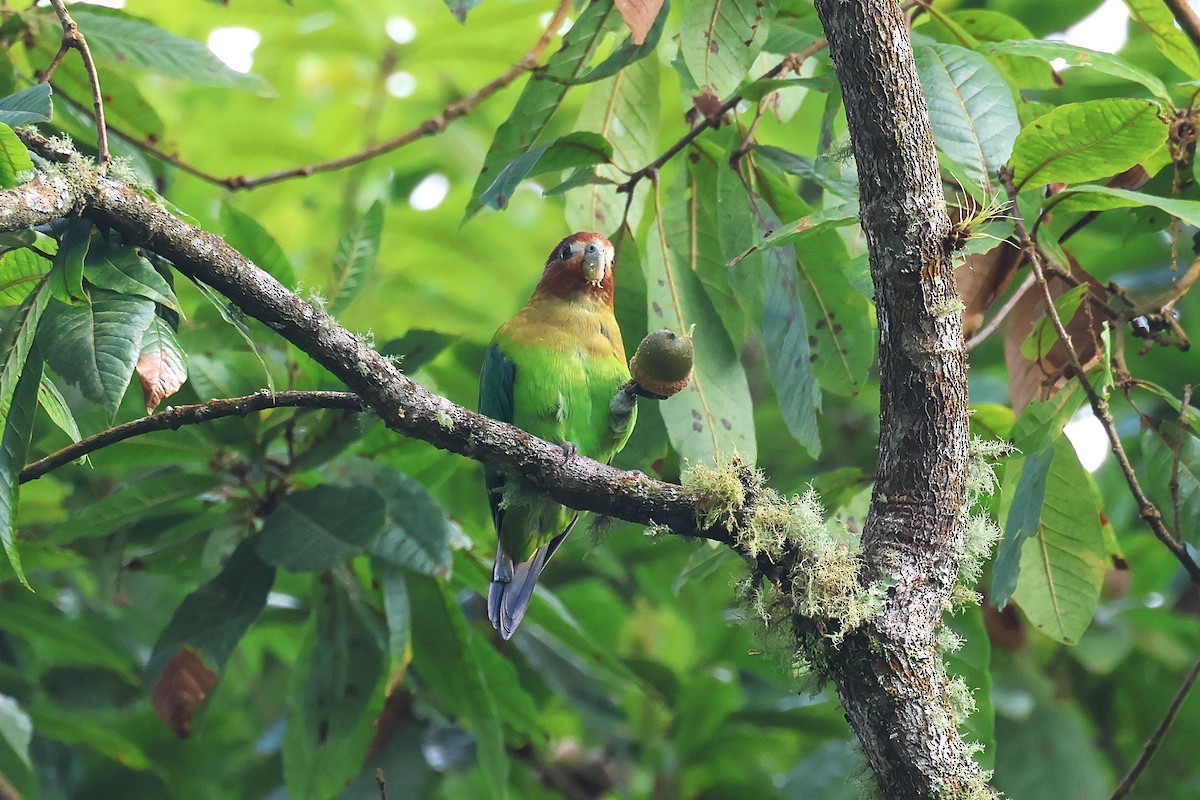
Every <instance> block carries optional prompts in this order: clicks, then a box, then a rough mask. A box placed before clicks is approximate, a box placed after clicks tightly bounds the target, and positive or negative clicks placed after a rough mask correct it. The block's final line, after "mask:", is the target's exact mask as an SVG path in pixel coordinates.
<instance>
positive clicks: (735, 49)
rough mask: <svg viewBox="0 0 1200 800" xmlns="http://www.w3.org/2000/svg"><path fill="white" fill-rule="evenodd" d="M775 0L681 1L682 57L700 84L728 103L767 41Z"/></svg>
mask: <svg viewBox="0 0 1200 800" xmlns="http://www.w3.org/2000/svg"><path fill="white" fill-rule="evenodd" d="M777 5H778V4H777V2H776V0H683V15H682V18H681V19H680V29H681V30H680V37H679V39H680V53H681V55H682V56H683V63H684V64H686V65H687V68H688V71H689V72H690V73H691V74H692V78H693V79H695V81H696V84H697V85H698V86H699V87H700V88H701V89H707V90H709V91H711V92H712V94H715V95H716V96H717V97H720V98H722V99H724V98H725V97H727V96H728V95H729V94H731V93H732V92H733V90H734V89H736V88H737V87H738V85H739V84H740V83H741V82H742V80H743V79H745V77H746V71H747V70H748V69H750V65H751V64H753V63H754V59H755V57H757V56H758V54H759V52H760V51H761V50H762V47H763V44H765V43H766V41H767V34H768V33H769V32H770V29H771V21H772V20H773V19H774V18H775V11H776V8H777Z"/></svg>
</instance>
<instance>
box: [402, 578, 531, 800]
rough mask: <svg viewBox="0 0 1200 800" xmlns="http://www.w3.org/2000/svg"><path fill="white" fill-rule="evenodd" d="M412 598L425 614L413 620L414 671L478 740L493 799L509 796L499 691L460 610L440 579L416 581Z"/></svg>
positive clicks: (411, 584) (410, 586)
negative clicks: (450, 601)
mask: <svg viewBox="0 0 1200 800" xmlns="http://www.w3.org/2000/svg"><path fill="white" fill-rule="evenodd" d="M408 589H409V597H410V598H411V600H412V604H413V607H414V608H419V609H421V613H419V614H415V615H413V619H412V633H413V669H414V670H415V671H416V672H417V674H418V675H419V676H420V677H421V680H423V681H425V682H426V683H428V684H429V685H430V687H432V688H433V690H434V691H435V692H436V693H437V695H438V697H439V698H440V699H441V700H442V702H444V703H447V704H448V705H449V706H450V709H451V711H453V712H454V713H456V714H458V715H459V716H461V717H462V718H463V719H464V720H465V721H466V722H467V723H468V724H469V725H470V728H471V732H472V733H474V734H475V739H476V741H477V743H478V744H477V747H478V757H479V767H480V769H481V770H482V771H483V774H484V776H485V778H486V781H485V783H486V786H487V788H488V792H489V796H491V797H494V798H504V797H506V796H507V795H508V791H507V790H508V771H509V765H508V759H507V757H506V755H505V752H504V732H503V729H502V728H501V724H500V710H499V708H498V707H497V704H496V697H497V693H496V690H497V689H498V688H499V687H494V686H493V685H492V676H489V675H488V674H487V673H486V672H485V671H484V669H483V665H482V664H481V663H480V661H479V659H478V658H477V657H476V653H475V652H474V650H473V648H472V647H471V643H470V641H469V640H468V632H467V627H466V623H465V622H464V621H463V618H462V614H461V612H460V611H459V609H458V607H457V606H455V605H453V604H451V603H449V602H448V600H447V598H446V594H445V592H444V590H443V589H442V587H441V585H440V584H439V583H438V582H437V580H436V579H434V578H430V577H427V576H423V575H415V574H414V575H411V576H410V577H409V580H408Z"/></svg>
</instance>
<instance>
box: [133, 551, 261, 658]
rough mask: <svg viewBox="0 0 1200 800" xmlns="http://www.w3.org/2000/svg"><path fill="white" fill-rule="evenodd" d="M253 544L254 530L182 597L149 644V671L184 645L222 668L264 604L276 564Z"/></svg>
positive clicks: (172, 655) (171, 656)
mask: <svg viewBox="0 0 1200 800" xmlns="http://www.w3.org/2000/svg"><path fill="white" fill-rule="evenodd" d="M257 548H258V536H257V535H255V536H251V537H250V538H248V539H244V540H243V541H242V542H241V543H240V544H238V546H237V547H236V548H235V549H234V551H233V553H231V554H230V556H229V558H228V559H227V560H226V561H225V565H224V566H223V567H221V571H220V572H218V573H217V574H216V576H215V577H213V578H212V580H210V581H208V582H207V583H205V584H204V585H202V586H200V587H199V588H197V589H196V590H195V591H194V592H192V593H191V594H189V595H188V596H187V597H185V598H184V599H183V602H182V603H180V604H179V606H178V608H176V609H175V612H174V613H173V614H172V615H171V621H170V622H168V623H167V627H166V628H164V629H163V632H162V633H161V634H160V635H159V637H158V641H157V642H156V643H155V645H154V652H153V654H152V655H151V656H150V662H149V664H148V665H147V667H146V671H147V673H148V674H149V675H151V676H156V675H158V674H160V673H161V671H162V668H163V667H164V666H166V664H167V662H168V661H170V660H171V658H173V657H174V656H175V654H176V653H178V652H179V651H180V650H181V649H182V648H184V647H187V648H190V649H192V650H194V651H196V652H198V653H200V654H201V655H202V656H203V657H204V661H205V665H206V666H207V667H209V668H210V669H212V670H213V671H214V672H220V671H221V669H222V668H223V667H224V666H225V662H226V661H228V660H229V656H230V655H231V654H232V653H233V651H234V648H236V647H237V645H238V642H240V641H241V639H242V637H243V636H244V635H245V634H246V631H247V630H249V629H250V626H251V625H252V624H253V623H254V620H255V619H257V618H258V615H259V613H260V612H261V611H262V610H263V608H265V607H266V604H267V595H268V594H269V593H270V591H271V587H272V585H274V583H275V568H274V567H270V566H268V565H267V564H265V563H263V561H262V559H261V558H259V556H258V553H257Z"/></svg>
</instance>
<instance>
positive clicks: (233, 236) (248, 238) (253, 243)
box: [221, 201, 296, 289]
mask: <svg viewBox="0 0 1200 800" xmlns="http://www.w3.org/2000/svg"><path fill="white" fill-rule="evenodd" d="M221 230H222V231H224V233H225V241H226V242H228V243H229V244H230V245H232V246H233V248H234V249H235V250H237V251H238V252H239V253H241V254H242V255H244V256H245V257H246V258H248V259H250V260H251V261H253V262H254V263H255V264H256V265H257V266H259V267H261V268H262V269H263V270H265V271H266V272H267V273H268V274H269V275H270V276H271V277H272V278H274V279H275V280H277V281H279V282H280V283H282V284H283V285H284V286H286V287H287V288H289V289H295V288H296V271H295V270H294V269H293V268H292V262H291V261H289V260H288V257H287V255H286V254H285V253H284V252H283V248H282V247H280V246H279V243H278V242H277V241H275V239H274V237H272V236H271V234H270V233H268V232H267V229H266V228H264V227H263V226H262V225H260V224H258V220H256V219H254V217H251V216H250V215H249V214H246V213H243V212H242V211H240V210H238V208H237V207H236V206H234V205H233V204H231V203H230V202H228V201H226V202H224V203H221Z"/></svg>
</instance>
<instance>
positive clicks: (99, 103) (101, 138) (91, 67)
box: [41, 0, 112, 174]
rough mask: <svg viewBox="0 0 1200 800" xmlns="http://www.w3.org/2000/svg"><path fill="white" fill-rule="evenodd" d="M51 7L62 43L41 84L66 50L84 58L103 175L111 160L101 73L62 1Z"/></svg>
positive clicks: (97, 157)
mask: <svg viewBox="0 0 1200 800" xmlns="http://www.w3.org/2000/svg"><path fill="white" fill-rule="evenodd" d="M50 5H51V6H53V7H54V13H55V14H58V21H59V22H60V23H62V29H63V35H62V44H61V45H60V46H59V48H58V52H57V53H56V54H55V55H54V58H53V59H52V60H51V61H50V64H49V66H47V67H46V71H45V72H44V73H42V77H41V83H46V82H47V81H49V80H50V76H51V75H53V74H54V71H55V70H56V69H58V65H59V64H60V63H62V60H63V56H65V55H66V53H67V51H68V50H78V51H79V57H80V58H81V59H83V68H84V69H85V70H86V71H87V76H88V82H89V83H90V84H91V87H92V105H93V107H94V108H95V113H96V163H97V165H98V166H99V167H100V173H101V174H104V172H105V170H107V169H108V162H109V161H111V160H112V154H111V153H109V152H108V126H107V125H105V123H104V95H103V94H102V93H101V92H100V73H98V72H97V71H96V62H95V61H93V60H92V51H91V49H89V48H88V43H87V39H85V38H84V36H83V32H82V31H80V30H79V26H78V25H76V24H75V20H73V19H71V15H70V13H68V11H67V6H66V3H65V2H64V0H50Z"/></svg>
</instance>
